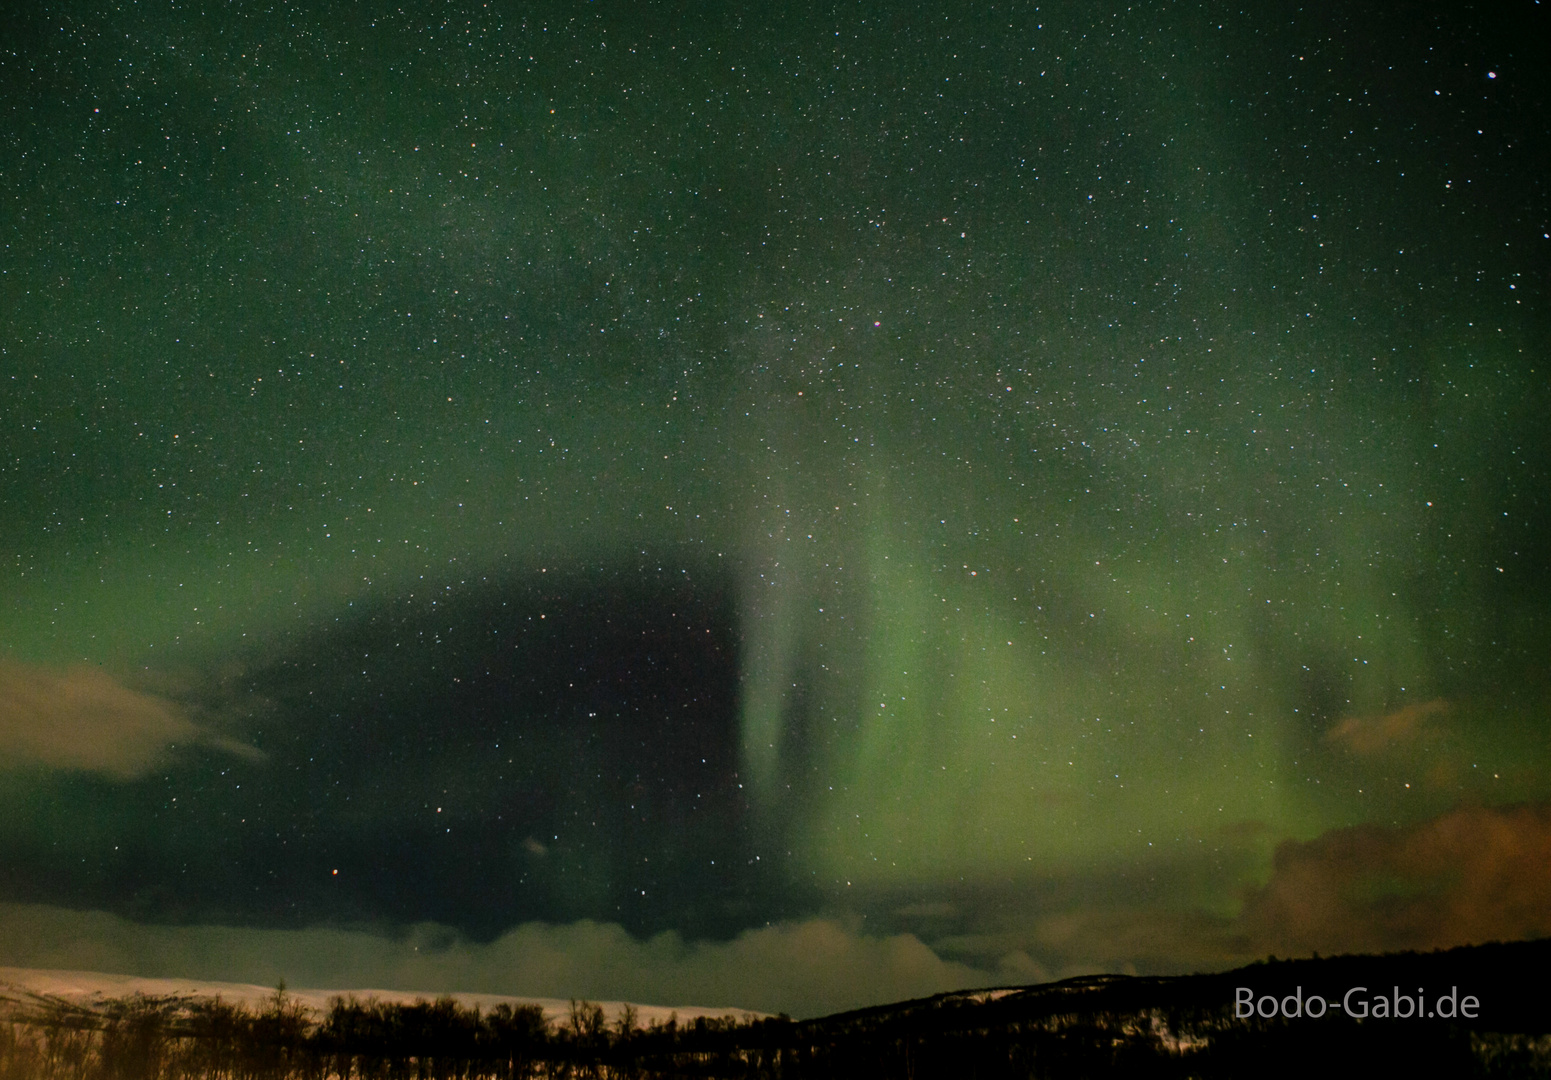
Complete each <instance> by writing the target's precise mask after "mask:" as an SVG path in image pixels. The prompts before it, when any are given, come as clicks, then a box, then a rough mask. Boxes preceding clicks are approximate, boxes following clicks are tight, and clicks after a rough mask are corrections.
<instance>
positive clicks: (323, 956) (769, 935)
mask: <svg viewBox="0 0 1551 1080" xmlns="http://www.w3.org/2000/svg"><path fill="white" fill-rule="evenodd" d="M1016 959H1017V958H1013V961H1014V966H1016ZM0 965H11V966H16V967H30V968H60V969H67V970H84V971H109V972H120V973H125V974H136V975H143V976H150V977H181V978H189V979H207V980H222V981H236V982H251V983H257V984H260V985H270V986H272V985H274V984H275V983H276V982H277V981H278V980H279V979H281V978H284V979H285V980H286V982H287V984H289V985H292V986H321V987H337V988H351V987H357V988H380V989H384V990H413V991H422V992H425V993H441V992H453V991H462V992H468V993H488V994H512V995H520V996H526V997H559V998H567V997H586V998H590V999H593V1000H626V1001H635V1002H640V1003H643V1004H660V1005H686V1006H687V1005H707V1006H716V1007H727V1008H733V1009H753V1010H757V1011H762V1012H787V1013H790V1014H792V1015H794V1016H799V1017H802V1016H817V1015H822V1014H825V1013H829V1012H835V1011H839V1010H842V1009H848V1008H855V1007H858V1006H862V1005H869V1004H876V1003H880V1002H886V1001H897V1000H901V999H905V998H913V997H921V996H925V995H928V994H933V993H937V992H939V991H944V990H957V989H964V988H967V987H976V986H988V985H992V984H995V983H997V982H1006V981H1007V980H1006V979H1005V978H998V976H997V975H995V974H992V973H989V972H987V971H983V970H980V969H977V968H973V967H970V966H968V965H965V964H959V963H954V962H952V961H949V960H944V959H943V958H942V957H940V956H938V955H937V954H936V953H935V952H933V951H932V950H931V949H929V948H928V947H927V946H926V945H924V944H923V943H922V942H921V941H920V939H918V938H916V937H915V936H914V935H912V934H896V935H893V936H887V937H873V936H869V935H865V934H861V933H858V932H856V931H854V930H851V929H848V928H846V927H845V926H842V925H841V924H840V923H838V922H835V921H832V920H827V919H811V920H808V921H805V922H789V923H779V924H776V925H772V926H768V927H761V928H758V929H754V930H748V931H745V932H744V933H742V934H740V935H739V936H738V937H737V938H735V939H733V940H731V941H699V942H686V941H684V940H683V939H682V938H681V937H679V935H677V934H675V933H671V932H670V933H663V934H658V935H657V936H655V937H652V938H650V939H647V940H645V941H642V940H639V939H636V938H633V937H631V936H630V935H629V934H628V933H626V932H625V930H624V929H623V928H621V927H619V926H617V925H614V924H608V923H594V922H587V921H583V922H576V923H571V924H568V925H558V926H557V925H551V924H545V923H528V924H524V925H522V926H519V927H516V928H515V929H513V930H511V931H509V932H508V933H506V934H504V935H503V936H501V937H500V938H497V939H496V940H495V941H492V942H489V943H479V942H471V941H468V940H466V939H464V938H462V937H460V936H458V935H457V934H456V933H454V932H453V931H451V930H449V929H447V928H446V927H441V926H435V925H423V926H419V927H416V928H414V929H413V930H412V931H411V932H410V933H408V934H407V935H405V936H402V937H387V936H383V935H378V934H371V933H365V932H361V931H350V930H336V929H310V930H258V929H239V928H232V927H216V926H194V927H168V926H146V925H141V924H137V923H132V922H129V921H127V920H125V919H121V918H119V917H117V916H115V915H109V914H105V913H102V912H76V911H69V910H66V909H62V908H55V907H44V906H40V905H19V904H10V905H3V904H0Z"/></svg>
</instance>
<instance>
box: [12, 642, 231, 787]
mask: <svg viewBox="0 0 1551 1080" xmlns="http://www.w3.org/2000/svg"><path fill="white" fill-rule="evenodd" d="M177 743H184V744H191V743H200V744H203V745H207V746H213V747H215V748H217V749H220V750H223V751H225V752H227V753H231V754H236V755H238V756H241V757H247V758H260V757H262V754H260V752H259V751H258V750H255V749H254V748H253V747H251V746H247V745H245V744H243V743H239V742H236V741H234V740H231V739H226V738H222V737H219V736H215V735H212V734H210V733H209V732H207V731H205V730H204V729H202V728H201V727H200V726H199V725H197V724H195V723H194V722H193V721H192V720H191V719H190V718H189V717H188V715H187V712H186V711H185V710H184V709H183V708H182V707H181V706H179V705H178V704H177V703H176V702H174V701H171V700H169V699H167V698H164V697H158V696H157V695H155V694H148V693H144V692H141V691H138V690H132V689H130V688H129V687H127V686H125V685H124V684H123V683H121V682H119V681H117V680H116V679H114V678H113V677H112V676H111V675H109V674H107V673H106V672H105V671H102V670H101V669H100V668H95V667H87V666H85V665H82V666H79V667H73V668H65V669H62V670H61V669H52V668H46V667H41V666H37V665H32V664H20V663H16V662H14V661H10V660H0V761H5V762H7V763H10V764H13V765H41V766H44V767H46V768H53V769H79V770H83V771H87V772H99V773H105V774H106V775H108V776H111V777H113V778H115V779H119V780H132V779H134V778H135V777H138V776H142V775H144V774H145V773H146V772H147V771H148V770H149V769H151V768H152V766H154V765H155V764H156V763H157V761H159V760H160V759H161V758H162V756H163V755H164V754H165V753H166V751H167V750H168V748H169V747H171V746H173V745H174V744H177Z"/></svg>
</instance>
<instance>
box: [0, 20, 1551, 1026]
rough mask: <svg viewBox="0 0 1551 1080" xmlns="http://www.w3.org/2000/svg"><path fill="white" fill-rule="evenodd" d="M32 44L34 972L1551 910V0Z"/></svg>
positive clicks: (1461, 931) (512, 23)
mask: <svg viewBox="0 0 1551 1080" xmlns="http://www.w3.org/2000/svg"><path fill="white" fill-rule="evenodd" d="M11 21H12V24H13V25H12V28H11V29H10V30H8V31H7V37H6V39H5V40H3V41H0V87H3V91H0V102H3V112H0V115H3V117H4V119H3V121H0V136H3V138H0V146H3V147H4V151H3V158H0V160H3V165H0V231H3V236H0V244H3V247H0V271H3V273H0V380H3V381H0V386H3V388H4V389H3V393H0V421H3V424H4V427H3V432H4V433H3V435H0V540H3V547H0V554H3V557H4V558H3V562H0V905H3V906H0V964H15V965H23V966H35V967H76V968H96V969H100V970H122V971H127V972H136V973H141V974H152V975H159V974H180V975H199V976H201V977H205V978H232V979H244V980H253V981H269V982H273V981H274V980H275V979H276V978H279V977H284V978H285V979H286V980H287V981H288V982H290V983H291V984H293V985H340V986H347V985H354V986H361V985H389V984H393V985H396V986H402V987H404V988H407V989H424V990H427V991H439V990H455V989H463V990H486V991H492V992H506V993H535V994H551V995H556V996H570V995H578V996H580V995H589V996H607V997H634V998H636V999H637V1000H650V1001H654V1002H659V1003H667V1004H695V1003H711V1004H723V1003H726V1004H733V1005H741V1006H746V1007H749V1008H763V1009H771V1010H774V1009H787V1010H789V1011H792V1012H794V1013H798V1014H810V1015H811V1014H813V1013H816V1012H819V1011H823V1010H824V1009H829V1008H840V1007H845V1006H849V1005H855V1004H861V1003H870V1002H876V1001H883V1000H889V999H891V998H899V997H905V996H909V995H912V994H917V993H927V992H933V991H936V990H941V989H948V988H953V987H957V986H966V985H990V984H994V983H999V982H1000V983H1006V982H1029V981H1035V980H1038V979H1044V978H1052V977H1059V976H1062V975H1066V974H1070V973H1074V972H1085V971H1099V970H1131V971H1143V972H1165V971H1168V972H1172V971H1188V970H1195V969H1199V968H1212V967H1217V968H1222V967H1226V966H1229V965H1230V964H1232V963H1239V962H1244V961H1245V960H1248V959H1253V958H1255V957H1256V956H1260V955H1264V954H1265V953H1266V952H1268V951H1276V952H1277V953H1279V954H1281V955H1288V954H1292V955H1301V954H1307V953H1309V952H1311V951H1314V950H1321V951H1326V952H1330V951H1337V950H1340V949H1384V948H1430V947H1433V946H1435V945H1446V944H1455V943H1459V942H1463V941H1467V940H1468V941H1476V940H1488V939H1490V938H1494V937H1502V938H1518V937H1529V936H1538V935H1544V934H1546V933H1548V932H1551V916H1548V914H1547V912H1551V871H1548V870H1547V869H1546V868H1547V867H1548V866H1551V858H1548V857H1547V856H1548V853H1551V811H1548V809H1547V806H1548V803H1547V800H1548V799H1551V771H1548V770H1551V740H1548V739H1547V736H1546V724H1547V721H1548V718H1551V711H1548V710H1551V681H1548V677H1547V672H1548V670H1551V669H1548V666H1547V659H1548V646H1551V622H1548V618H1551V548H1548V542H1547V537H1548V536H1551V503H1548V496H1547V494H1546V492H1547V491H1548V490H1551V440H1548V439H1547V437H1546V434H1545V421H1544V418H1545V417H1546V416H1547V415H1551V391H1548V381H1547V378H1546V364H1547V360H1548V358H1547V354H1546V350H1547V312H1546V301H1545V296H1546V287H1547V280H1546V278H1547V275H1546V268H1547V254H1548V252H1551V239H1548V233H1551V212H1548V191H1547V180H1546V177H1547V176H1548V175H1551V155H1548V152H1547V137H1546V125H1545V116H1546V115H1547V111H1546V110H1547V106H1548V100H1547V94H1546V86H1547V83H1546V76H1545V73H1544V65H1543V64H1542V63H1540V60H1539V57H1538V54H1537V51H1536V50H1535V49H1534V48H1533V47H1532V46H1531V44H1530V43H1532V42H1534V41H1536V40H1540V41H1544V40H1546V39H1547V29H1548V28H1547V16H1546V15H1545V14H1544V12H1543V11H1542V10H1541V9H1540V8H1539V7H1538V6H1537V5H1535V4H1532V3H1519V4H1511V5H1507V6H1500V7H1496V8H1493V9H1492V11H1491V14H1490V15H1488V14H1486V13H1484V12H1483V11H1478V10H1476V9H1473V8H1470V7H1466V6H1460V5H1449V6H1444V5H1436V6H1432V7H1425V6H1418V7H1415V8H1407V9H1405V10H1403V11H1402V10H1399V9H1394V10H1391V9H1390V8H1389V7H1386V6H1383V5H1356V6H1353V5H1347V6H1345V7H1342V8H1341V9H1340V10H1332V11H1326V12H1321V11H1310V10H1307V9H1300V8H1297V7H1295V6H1292V5H1270V6H1257V7H1256V8H1255V9H1254V10H1253V11H1249V12H1241V11H1237V10H1231V9H1230V8H1228V7H1224V6H1220V5H1204V6H1200V5H1198V6H1188V5H1172V4H1157V5H1140V6H1134V7H1132V8H1129V9H1123V10H1121V9H1116V10H1110V9H1103V8H1095V7H1093V6H1092V5H1087V4H1055V5H1051V4H1041V5H1040V6H1038V7H1035V6H1031V5H1026V4H1015V5H973V6H971V5H945V6H939V7H932V6H924V7H915V6H907V5H883V4H865V3H864V4H850V5H843V4H828V5H817V4H794V5H784V6H782V7H780V8H779V9H776V8H770V9H759V8H754V7H750V6H746V5H730V4H729V5H697V6H683V5H670V4H653V3H647V4H623V3H618V2H615V0H596V2H593V3H547V4H536V5H526V6H522V5H510V6H506V5H494V4H493V5H490V6H481V5H405V6H402V7H399V8H394V9H392V10H391V11H389V10H388V9H382V10H381V11H378V12H376V13H372V12H370V11H368V10H366V9H364V8H360V7H356V6H349V5H329V4H310V5H299V6H288V5H285V4H256V3H255V4H232V5H224V6H214V5H212V6H209V7H201V6H199V5H181V4H167V3H155V4H125V5H108V4H103V5H84V4H83V5H76V4H43V5H39V6H38V7H37V8H36V9H31V10H28V11H27V12H24V13H21V14H19V15H15V16H13V19H12V20H11ZM433 984H435V985H433ZM697 995H699V996H698V997H697ZM707 995H710V996H714V997H715V1000H710V998H709V997H707Z"/></svg>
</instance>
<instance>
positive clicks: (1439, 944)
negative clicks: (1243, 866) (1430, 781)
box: [1240, 803, 1551, 956]
mask: <svg viewBox="0 0 1551 1080" xmlns="http://www.w3.org/2000/svg"><path fill="white" fill-rule="evenodd" d="M1240 929H1241V930H1242V932H1243V933H1244V934H1245V935H1246V937H1247V943H1248V947H1249V950H1250V951H1252V952H1256V953H1260V954H1262V955H1263V954H1265V953H1267V952H1271V953H1277V954H1279V955H1295V956H1296V955H1305V954H1307V953H1309V952H1312V951H1319V952H1324V953H1342V952H1383V951H1395V950H1401V949H1433V948H1447V947H1449V946H1453V945H1465V944H1470V943H1473V942H1483V941H1492V940H1504V941H1506V940H1515V939H1522V938H1534V937H1542V936H1546V935H1551V804H1548V803H1540V804H1534V805H1524V806H1515V807H1504V808H1495V809H1493V808H1484V807H1470V808H1465V809H1460V810H1454V811H1451V812H1449V813H1447V814H1444V815H1442V816H1441V817H1437V818H1433V819H1432V820H1430V821H1425V822H1420V823H1418V824H1415V825H1409V826H1405V827H1401V828H1381V827H1379V826H1374V825H1360V826H1356V827H1354V828H1348V829H1337V830H1333V831H1331V832H1328V833H1325V834H1324V835H1323V836H1320V837H1317V838H1316V839H1314V840H1310V841H1308V842H1307V843H1299V842H1295V841H1289V842H1286V843H1283V844H1282V845H1280V846H1279V847H1278V848H1277V851H1276V856H1275V862H1274V867H1273V871H1272V874H1271V879H1270V881H1269V882H1267V884H1266V886H1265V887H1264V888H1262V889H1259V890H1256V891H1255V892H1254V893H1253V894H1252V895H1251V896H1250V897H1249V899H1248V902H1247V903H1246V905H1245V908H1244V912H1243V914H1242V916H1241V918H1240Z"/></svg>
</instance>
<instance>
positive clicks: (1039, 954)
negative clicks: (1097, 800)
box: [0, 803, 1551, 1017]
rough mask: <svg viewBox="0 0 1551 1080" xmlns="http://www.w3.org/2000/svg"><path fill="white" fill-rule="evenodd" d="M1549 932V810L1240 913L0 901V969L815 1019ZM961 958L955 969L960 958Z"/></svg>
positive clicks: (1305, 882)
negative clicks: (1078, 981)
mask: <svg viewBox="0 0 1551 1080" xmlns="http://www.w3.org/2000/svg"><path fill="white" fill-rule="evenodd" d="M1548 935H1551V803H1542V804H1534V805H1525V806H1512V807H1501V808H1485V807H1470V808H1463V809H1459V810H1455V811H1451V812H1449V813H1447V814H1443V815H1441V816H1439V817H1436V818H1433V819H1430V820H1428V821H1423V822H1419V823H1416V824H1412V825H1408V826H1403V827H1398V828H1381V827H1378V826H1371V825H1364V826H1358V827H1355V828H1347V829H1336V830H1332V831H1331V832H1328V833H1325V834H1324V835H1322V836H1319V837H1316V838H1315V839H1313V840H1310V841H1307V842H1286V843H1283V844H1281V845H1280V846H1279V847H1278V848H1277V850H1276V855H1275V860H1274V866H1273V870H1272V873H1271V876H1270V879H1269V880H1268V881H1267V883H1266V884H1265V885H1264V886H1263V887H1261V888H1258V889H1255V890H1253V891H1252V892H1251V893H1250V894H1248V896H1247V897H1246V898H1245V902H1244V905H1243V908H1242V910H1241V911H1240V913H1239V914H1238V915H1237V917H1231V916H1228V915H1211V914H1207V913H1203V912H1199V911H1188V910H1187V911H1180V910H1169V909H1167V908H1166V906H1164V905H1162V904H1155V905H1152V906H1126V905H1116V906H1110V907H1105V906H1103V905H1097V904H1092V903H1088V904H1084V905H1082V906H1081V907H1080V908H1076V909H1072V910H1069V911H1046V912H1044V913H1041V914H1034V913H1031V914H1030V916H1029V917H1028V920H1027V921H1026V922H1023V923H1022V925H1021V926H1004V927H1003V928H1002V929H1000V930H998V931H996V932H992V933H985V934H964V935H959V936H953V937H944V938H942V939H940V940H935V941H934V942H933V945H934V947H935V948H934V947H929V946H928V945H927V944H926V943H924V942H923V941H922V940H921V939H920V938H918V937H917V936H915V935H914V934H896V935H892V936H869V935H867V934H863V933H860V932H858V931H857V930H855V929H854V928H852V927H850V926H848V925H845V924H843V923H841V922H837V921H834V920H829V919H811V920H808V921H805V922H788V923H780V924H777V925H773V926H768V927H762V928H758V929H752V930H747V931H745V932H744V933H743V934H741V935H739V936H738V937H737V938H735V939H733V940H731V941H698V942H689V941H685V940H684V939H683V938H682V937H680V936H679V935H678V934H676V933H671V932H669V933H663V934H659V935H657V936H655V937H652V938H649V939H647V940H644V941H643V940H639V939H636V938H633V937H631V936H630V935H629V934H628V933H626V932H625V930H624V929H623V928H621V927H619V926H618V925H615V924H610V923H594V922H586V921H583V922H577V923H571V924H569V925H551V924H544V923H529V924H525V925H523V926H519V927H516V928H514V929H512V930H510V931H509V932H507V933H506V934H504V935H502V936H501V937H499V938H497V939H496V940H495V941H492V942H489V943H479V942H472V941H468V940H466V939H464V938H462V937H461V936H459V935H458V934H457V933H455V932H454V931H452V930H449V929H448V928H446V927H441V926H436V925H430V924H426V925H421V926H417V927H413V928H411V929H410V930H409V931H408V932H406V933H405V934H403V935H401V936H397V937H389V936H384V935H380V934H373V933H367V932H362V931H349V930H337V929H321V928H315V929H310V930H258V929H242V928H233V927H216V926H185V927H167V926H146V925H141V924H137V923H132V922H129V921H127V920H125V919H121V918H119V917H117V916H114V915H108V914H104V913H101V912H78V911H70V910H66V909H63V908H55V907H45V906H38V905H20V904H0V965H14V966H17V967H28V968H61V969H73V970H85V971H107V972H120V973H124V974H135V975H142V976H152V977H157V976H161V977H177V978H185V979H201V980H226V981H238V982H251V983H259V984H263V985H269V986H273V985H274V984H275V983H276V982H278V981H279V980H280V979H282V978H283V979H285V980H286V982H287V983H288V984H290V985H292V986H317V987H338V988H341V989H349V988H351V987H357V988H380V989H383V990H406V991H415V992H420V993H426V994H436V993H443V992H465V993H478V994H508V995H516V996H523V997H535V998H570V997H586V998H590V999H592V1000H622V1001H634V1002H638V1003H641V1004H647V1005H667V1006H695V1005H704V1006H714V1007H726V1008H733V1009H750V1010H756V1011H760V1012H771V1013H774V1012H786V1013H790V1014H791V1015H793V1016H797V1017H807V1016H818V1015H823V1014H826V1013H831V1012H838V1011H841V1010H844V1009H849V1008H856V1007H859V1006H863V1005H869V1004H877V1003H882V1002H888V1001H899V1000H903V999H907V998H913V997H923V996H926V995H929V994H933V993H938V992H941V991H945V990H958V989H966V988H971V987H984V986H996V985H1007V984H1010V983H1031V982H1039V981H1045V980H1047V979H1051V978H1061V977H1064V976H1067V975H1072V974H1080V973H1087V972H1096V971H1141V972H1143V973H1163V972H1181V971H1191V970H1198V971H1205V970H1221V969H1224V968H1228V967H1232V966H1234V965H1236V964H1242V963H1245V962H1248V961H1250V960H1253V959H1256V958H1259V957H1264V956H1265V955H1267V954H1268V953H1275V954H1276V955H1279V956H1306V955H1308V954H1310V953H1312V952H1315V951H1318V952H1320V953H1325V954H1335V953H1343V952H1394V951H1400V950H1404V949H1433V948H1447V947H1449V946H1453V945H1465V944H1474V943H1480V942H1486V941H1492V940H1503V941H1508V940H1519V939H1526V938H1536V937H1544V936H1548ZM954 957H958V958H961V959H959V960H955V959H953V958H954Z"/></svg>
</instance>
